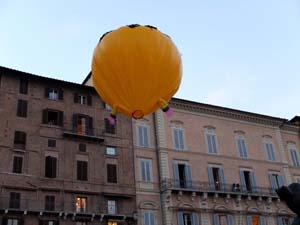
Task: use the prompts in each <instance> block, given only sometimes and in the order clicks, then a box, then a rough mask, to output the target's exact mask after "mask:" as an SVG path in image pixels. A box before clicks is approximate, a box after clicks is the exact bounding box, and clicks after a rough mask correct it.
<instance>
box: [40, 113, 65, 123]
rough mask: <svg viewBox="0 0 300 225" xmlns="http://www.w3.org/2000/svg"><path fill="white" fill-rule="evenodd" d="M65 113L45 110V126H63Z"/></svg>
mask: <svg viewBox="0 0 300 225" xmlns="http://www.w3.org/2000/svg"><path fill="white" fill-rule="evenodd" d="M63 119H64V113H63V112H62V111H58V110H53V109H44V110H43V124H48V125H55V126H61V127H62V126H63Z"/></svg>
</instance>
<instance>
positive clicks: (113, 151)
mask: <svg viewBox="0 0 300 225" xmlns="http://www.w3.org/2000/svg"><path fill="white" fill-rule="evenodd" d="M116 154H117V153H116V148H114V147H106V155H116Z"/></svg>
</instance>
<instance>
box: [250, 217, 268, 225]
mask: <svg viewBox="0 0 300 225" xmlns="http://www.w3.org/2000/svg"><path fill="white" fill-rule="evenodd" d="M246 219H247V224H246V225H266V224H267V222H266V217H264V216H257V215H248V216H247V217H246Z"/></svg>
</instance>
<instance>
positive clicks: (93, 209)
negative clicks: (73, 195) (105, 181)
mask: <svg viewBox="0 0 300 225" xmlns="http://www.w3.org/2000/svg"><path fill="white" fill-rule="evenodd" d="M93 202H94V204H89V203H88V204H87V205H86V206H81V207H76V204H75V202H68V201H64V202H60V203H55V204H54V205H53V206H54V207H53V208H52V209H53V210H49V209H48V210H47V209H45V206H46V205H45V202H43V201H40V200H32V199H20V201H17V202H16V200H10V199H9V198H6V197H1V198H0V210H11V211H27V212H45V213H65V214H76V215H78V214H83V215H84V214H86V215H88V214H95V215H99V214H104V215H110V216H122V215H126V216H132V213H133V211H134V210H135V209H133V208H130V207H126V205H124V207H122V204H120V205H117V206H116V208H112V207H108V205H107V204H105V203H103V202H102V203H101V202H98V203H97V202H96V203H95V201H93Z"/></svg>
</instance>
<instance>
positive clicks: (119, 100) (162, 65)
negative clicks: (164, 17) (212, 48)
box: [92, 25, 182, 119]
mask: <svg viewBox="0 0 300 225" xmlns="http://www.w3.org/2000/svg"><path fill="white" fill-rule="evenodd" d="M181 76H182V63H181V56H180V53H179V51H178V49H177V48H176V46H175V45H174V43H173V42H172V40H171V39H170V38H169V37H168V36H167V35H165V34H163V33H162V32H160V31H159V30H157V29H156V28H154V27H151V26H139V25H137V26H124V27H121V28H119V29H117V30H115V31H112V32H109V33H106V34H105V35H104V36H103V37H102V38H101V39H100V42H99V43H98V45H97V46H96V48H95V51H94V55H93V61H92V79H93V84H94V87H95V89H96V91H97V92H98V94H99V95H100V96H101V97H102V99H103V100H104V101H105V102H106V103H107V104H108V105H110V106H111V107H112V108H114V109H115V110H116V111H117V112H121V113H123V114H126V115H128V116H132V117H134V118H136V119H138V118H142V117H143V116H144V115H147V114H150V113H152V112H154V111H155V110H157V109H158V108H159V107H164V106H162V105H164V104H165V103H166V102H168V101H169V100H170V99H171V98H172V96H173V95H174V94H175V93H176V91H177V90H178V88H179V85H180V82H181Z"/></svg>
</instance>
